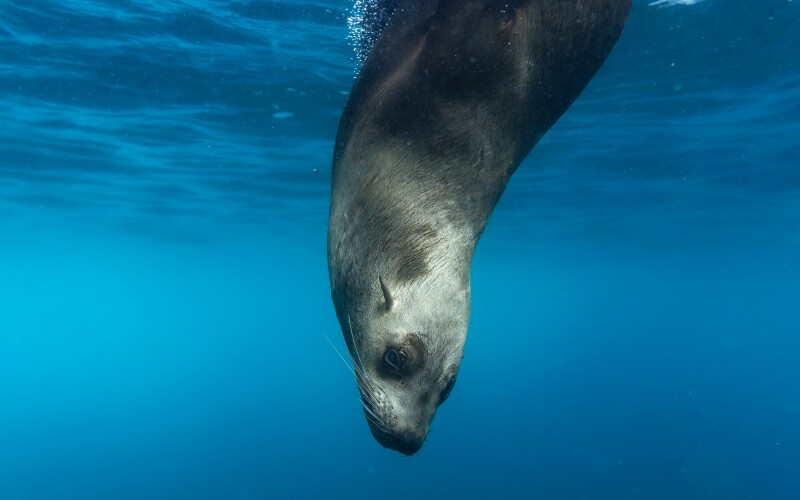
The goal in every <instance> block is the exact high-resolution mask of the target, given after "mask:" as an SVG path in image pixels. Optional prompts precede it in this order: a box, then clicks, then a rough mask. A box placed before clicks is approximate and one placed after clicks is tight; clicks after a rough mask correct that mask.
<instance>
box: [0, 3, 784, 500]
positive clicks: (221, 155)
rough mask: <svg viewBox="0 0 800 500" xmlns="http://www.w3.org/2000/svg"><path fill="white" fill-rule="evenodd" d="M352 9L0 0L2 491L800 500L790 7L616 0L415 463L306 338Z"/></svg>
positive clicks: (322, 259)
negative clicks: (374, 432) (615, 38)
mask: <svg viewBox="0 0 800 500" xmlns="http://www.w3.org/2000/svg"><path fill="white" fill-rule="evenodd" d="M650 4H653V5H650ZM349 15H350V5H349V3H348V2H347V1H346V0H313V1H312V0H308V1H284V2H275V1H266V0H251V1H246V0H245V1H221V0H206V1H202V2H201V1H198V0H162V1H154V0H117V1H110V0H109V1H105V0H58V1H55V0H25V1H23V0H7V1H5V2H3V3H2V4H0V69H2V71H0V499H2V500H22V499H64V500H69V499H104V500H105V499H241V500H245V499H273V498H398V499H399V498H404V499H407V498H453V497H459V498H535V499H721V500H723V499H724V500H733V499H795V498H800V50H799V49H800V2H797V1H791V0H706V1H663V0H662V1H660V2H651V1H640V0H634V8H633V11H632V14H631V16H630V19H629V22H628V25H627V27H626V30H625V33H624V34H623V36H622V38H621V40H620V42H619V44H618V46H617V47H616V49H615V51H614V52H613V54H612V55H611V57H610V58H609V60H608V61H607V63H606V64H605V66H604V67H603V68H602V70H601V71H600V72H599V74H598V75H597V77H596V78H595V80H594V81H593V82H592V83H591V84H590V86H589V88H588V89H587V90H586V91H585V93H584V94H583V95H582V96H581V98H580V99H579V100H578V101H577V102H576V103H575V105H574V106H573V107H572V108H571V109H570V111H569V112H568V113H567V114H566V115H565V116H564V117H563V118H562V119H561V120H560V121H559V123H558V124H557V125H556V126H555V127H554V128H553V129H552V130H551V131H550V132H549V133H548V135H547V136H546V137H545V138H544V140H543V141H542V142H541V143H540V144H539V145H538V146H537V148H536V149H535V150H534V151H533V152H532V154H531V155H530V156H529V158H528V159H527V160H526V162H525V163H524V164H523V165H522V167H521V168H520V170H519V171H518V172H517V173H516V174H515V176H514V178H513V179H512V181H511V183H510V185H509V187H508V190H507V191H506V194H505V196H504V198H503V199H502V201H501V202H500V204H499V206H498V208H497V210H496V211H495V213H494V215H493V217H492V220H491V221H490V224H489V228H488V229H487V231H486V233H485V235H484V237H483V239H482V240H481V242H480V244H479V245H478V248H477V252H476V255H475V260H474V263H473V282H472V293H473V312H472V323H471V327H470V333H469V337H468V342H467V347H466V354H465V359H464V362H463V364H462V369H461V373H460V376H459V383H458V385H457V387H456V388H455V390H454V391H453V394H452V396H451V397H450V399H449V400H448V402H447V403H446V404H445V405H443V406H442V408H441V409H440V410H439V412H438V414H437V417H436V419H435V421H434V423H433V428H432V431H431V434H430V436H429V439H428V441H427V443H426V445H425V446H424V448H423V449H422V451H421V452H420V453H418V454H417V455H415V456H413V457H410V458H409V457H403V456H401V455H399V454H397V453H395V452H392V451H389V450H386V449H383V448H381V447H380V446H379V445H378V444H377V443H375V441H374V440H373V438H372V437H371V435H370V433H369V431H368V429H367V426H366V422H365V420H364V417H363V415H362V413H361V409H360V405H359V403H358V397H357V396H358V393H357V390H356V387H355V384H354V382H353V380H352V376H351V375H350V374H349V372H348V371H347V368H345V367H344V366H343V365H342V362H341V360H340V359H339V358H338V356H337V355H336V353H335V352H334V351H333V349H331V347H330V345H329V344H328V341H327V340H326V336H327V337H329V338H330V339H331V340H332V341H333V343H334V344H335V345H336V346H337V347H339V348H340V349H342V348H343V345H344V344H343V341H342V340H341V335H340V332H339V326H338V323H337V321H336V318H335V315H334V312H333V307H332V304H331V301H330V295H329V289H328V277H327V269H326V256H325V242H326V222H327V204H328V197H329V189H330V162H331V153H332V148H333V138H334V134H335V131H336V126H337V123H338V119H339V116H340V113H341V109H342V107H343V105H344V102H345V99H346V97H347V93H348V91H349V88H350V86H351V85H352V83H353V80H354V77H355V74H356V63H355V61H354V52H353V47H352V46H351V45H350V44H349V42H348V31H347V30H348V28H347V19H348V16H349Z"/></svg>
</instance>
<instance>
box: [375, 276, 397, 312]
mask: <svg viewBox="0 0 800 500" xmlns="http://www.w3.org/2000/svg"><path fill="white" fill-rule="evenodd" d="M378 281H380V283H381V291H383V301H384V303H385V304H386V310H387V311H391V310H392V306H393V305H394V298H393V297H392V293H391V292H390V291H389V287H388V286H386V282H385V281H383V276H378Z"/></svg>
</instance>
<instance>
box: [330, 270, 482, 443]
mask: <svg viewBox="0 0 800 500" xmlns="http://www.w3.org/2000/svg"><path fill="white" fill-rule="evenodd" d="M365 288H366V289H365V290H364V293H355V294H352V293H350V294H347V295H348V297H347V300H346V302H344V303H339V304H340V305H341V308H337V312H339V313H340V314H339V315H340V321H341V323H342V330H343V332H344V336H345V339H346V342H347V347H348V351H349V353H350V356H351V358H352V361H353V363H352V364H353V367H354V372H355V376H356V382H357V384H358V389H359V392H360V393H361V401H362V404H363V407H364V414H365V416H366V419H367V423H368V424H369V428H370V431H371V432H372V435H373V436H374V437H375V439H376V440H377V441H378V442H379V443H380V444H382V445H383V446H385V447H387V448H391V449H393V450H396V451H399V452H401V453H403V454H406V455H413V454H414V453H416V452H417V451H419V449H420V448H421V447H422V444H423V442H424V441H425V438H426V436H427V435H428V431H429V429H430V426H431V422H432V421H433V417H434V415H435V414H436V411H437V409H438V408H439V406H440V405H441V404H442V403H444V402H445V401H446V400H447V398H448V396H450V392H451V391H452V389H453V386H454V385H455V382H456V377H457V375H458V369H459V366H460V364H461V358H462V357H463V352H464V343H465V341H466V334H467V322H468V318H469V287H468V286H466V287H465V286H464V285H463V284H462V283H460V282H459V281H453V280H449V279H447V275H446V274H444V275H443V274H441V273H432V274H431V275H429V276H427V277H426V278H425V279H422V280H419V281H416V282H412V283H405V284H401V283H399V282H395V283H391V282H390V281H389V280H388V278H387V279H384V278H383V277H381V276H377V277H376V279H375V280H374V286H368V287H365ZM337 303H338V301H337Z"/></svg>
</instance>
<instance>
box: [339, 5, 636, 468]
mask: <svg viewBox="0 0 800 500" xmlns="http://www.w3.org/2000/svg"><path fill="white" fill-rule="evenodd" d="M629 7H630V0H583V1H580V2H578V1H574V2H573V1H565V0H517V1H513V2H508V1H497V0H439V1H438V2H437V1H435V0H401V1H399V2H398V4H397V7H396V8H395V9H394V14H393V17H392V18H391V20H390V21H389V22H388V24H387V25H386V27H385V28H384V30H383V32H382V34H381V36H380V37H379V38H378V40H377V41H376V43H375V45H374V46H373V47H372V50H371V52H370V55H369V57H368V58H367V60H366V62H365V64H364V67H363V68H362V70H361V73H360V75H359V77H358V80H357V81H356V84H355V86H354V87H353V90H352V92H351V94H350V98H349V100H348V103H347V106H346V108H345V110H344V113H343V115H342V121H341V123H340V126H339V132H338V135H337V140H336V149H335V152H334V162H333V190H332V199H331V210H330V221H329V233H328V264H329V271H330V279H331V293H332V297H333V302H334V305H335V307H336V313H337V316H338V318H339V321H340V323H341V325H342V330H343V332H344V334H345V338H346V339H347V343H348V349H349V350H350V353H351V355H353V357H354V358H355V359H356V362H357V364H358V368H359V370H360V374H359V376H358V377H357V379H358V381H359V387H360V389H361V391H362V399H364V401H365V408H366V411H367V417H368V421H369V423H370V428H371V429H372V431H373V434H375V437H376V438H377V439H378V440H379V441H380V442H381V443H382V444H384V445H386V446H389V447H392V448H395V449H398V450H399V451H402V452H404V453H414V452H415V451H416V450H418V449H419V446H421V445H422V441H423V440H424V438H425V435H426V434H427V431H428V427H429V425H430V422H431V420H432V418H433V415H434V413H435V411H436V409H437V407H438V406H439V404H441V402H442V401H443V399H444V397H443V395H444V396H446V393H448V392H449V389H450V388H452V382H453V381H454V380H455V376H456V374H457V371H458V366H459V364H460V362H461V357H462V355H463V349H464V342H465V340H466V332H467V325H468V323H469V312H470V309H469V298H470V278H469V270H470V264H471V260H472V254H473V251H474V249H475V244H476V243H477V241H478V239H479V238H480V235H481V233H482V232H483V229H484V227H485V226H486V223H487V221H488V219H489V216H490V215H491V213H492V210H493V209H494V206H495V205H496V203H497V201H498V200H499V198H500V196H501V195H502V192H503V190H504V189H505V186H506V184H507V182H508V179H509V177H510V176H511V175H512V174H513V172H514V171H515V169H516V168H517V166H518V165H519V163H520V162H521V161H522V159H523V158H524V157H525V155H527V153H528V151H530V149H531V148H532V147H533V145H534V144H535V143H536V142H537V141H538V140H539V139H540V138H541V137H542V135H544V133H545V132H546V131H547V130H548V129H549V128H550V127H551V126H552V125H553V123H555V121H556V120H557V119H558V118H559V117H560V116H561V114H562V113H564V111H566V109H567V108H568V107H569V105H570V104H571V103H572V102H573V101H574V100H575V99H576V98H577V96H578V94H579V93H580V92H581V91H582V90H583V88H584V87H585V86H586V84H588V82H589V80H590V79H591V77H592V76H593V75H594V73H595V72H596V71H597V69H598V68H599V67H600V65H601V64H602V62H603V61H604V60H605V58H606V56H607V54H608V53H609V51H610V50H611V48H612V47H613V45H614V43H615V42H616V39H617V38H618V36H619V34H620V32H621V30H622V26H623V24H624V21H625V18H626V16H627V12H628V9H629ZM393 360H398V361H397V363H394V362H393ZM401 361H402V362H401ZM395 365H402V366H403V367H404V370H394V368H393V366H395ZM387 366H388V368H387Z"/></svg>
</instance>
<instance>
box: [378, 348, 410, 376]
mask: <svg viewBox="0 0 800 500" xmlns="http://www.w3.org/2000/svg"><path fill="white" fill-rule="evenodd" d="M383 360H384V361H385V362H386V364H387V365H389V367H390V368H391V369H392V370H394V371H396V372H399V371H400V370H402V369H403V363H404V362H405V360H406V353H404V352H403V351H402V349H401V350H397V349H389V350H387V351H386V354H384V355H383Z"/></svg>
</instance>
